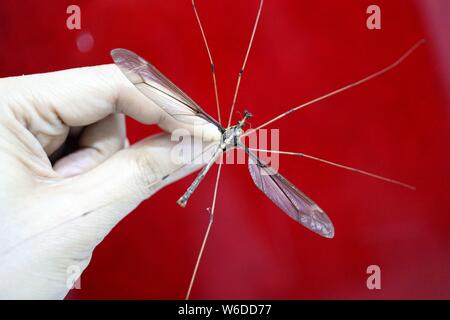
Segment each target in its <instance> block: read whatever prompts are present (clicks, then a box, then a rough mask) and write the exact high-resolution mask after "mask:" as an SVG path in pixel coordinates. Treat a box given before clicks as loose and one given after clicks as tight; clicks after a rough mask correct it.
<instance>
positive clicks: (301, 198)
mask: <svg viewBox="0 0 450 320" xmlns="http://www.w3.org/2000/svg"><path fill="white" fill-rule="evenodd" d="M248 153H249V156H250V159H249V164H248V169H249V171H250V175H251V176H252V179H253V182H254V183H255V184H256V186H257V187H258V188H259V189H260V190H261V191H262V192H263V193H264V194H265V195H266V196H267V197H268V198H269V199H270V200H272V201H273V202H274V203H275V204H276V205H277V206H278V207H279V208H280V209H281V210H283V211H284V212H285V213H286V214H287V215H288V216H290V217H291V218H292V219H294V220H295V221H297V222H299V223H301V224H302V225H304V226H305V227H306V228H308V229H310V230H311V231H314V232H316V233H318V234H319V235H321V236H323V237H326V238H333V237H334V227H333V223H332V222H331V220H330V218H328V216H327V214H326V213H325V212H324V211H323V210H322V209H321V208H320V207H319V206H318V205H317V204H316V203H315V202H314V201H312V200H311V199H309V198H308V197H307V196H306V195H305V194H303V193H302V192H301V191H300V190H298V189H297V188H296V187H295V186H294V185H293V184H292V183H291V182H289V181H288V180H287V179H286V178H284V177H283V176H282V175H281V174H279V173H276V172H275V170H273V168H271V167H270V166H268V165H266V164H264V163H262V162H261V160H259V159H258V157H257V156H256V155H254V154H253V153H251V152H248Z"/></svg>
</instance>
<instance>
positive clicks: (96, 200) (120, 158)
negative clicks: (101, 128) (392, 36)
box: [56, 133, 217, 235]
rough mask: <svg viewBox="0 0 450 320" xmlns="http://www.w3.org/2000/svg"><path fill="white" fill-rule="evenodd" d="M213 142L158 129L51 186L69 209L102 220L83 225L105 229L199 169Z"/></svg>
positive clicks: (214, 146) (212, 147)
mask: <svg viewBox="0 0 450 320" xmlns="http://www.w3.org/2000/svg"><path fill="white" fill-rule="evenodd" d="M192 140H194V143H192ZM193 146H194V147H193ZM216 148H217V143H215V144H214V143H213V144H211V143H209V144H207V143H206V142H203V141H202V140H201V139H200V138H195V137H192V136H184V137H183V138H182V141H181V142H178V141H172V139H171V136H170V134H167V133H163V134H158V135H155V136H152V137H150V138H147V139H145V140H143V141H141V142H139V143H137V144H135V145H133V146H131V147H130V148H127V149H123V150H121V151H119V152H117V153H116V154H114V155H113V156H112V157H111V158H109V159H108V160H106V161H105V162H103V163H102V164H100V165H99V166H97V167H95V168H94V169H92V170H90V171H87V172H85V173H84V174H81V175H78V176H76V177H72V178H68V179H65V180H63V182H62V183H61V184H60V185H59V186H58V187H57V188H56V189H57V190H58V191H57V192H60V193H62V195H70V197H72V199H71V200H72V201H71V203H75V204H76V206H77V209H76V210H73V211H72V213H71V214H74V215H77V216H79V217H82V216H86V215H97V216H101V219H96V220H97V221H100V223H101V224H102V225H98V226H92V225H90V226H89V229H96V232H97V235H98V232H100V231H101V229H104V230H103V231H104V232H103V233H104V235H106V234H107V232H109V230H110V229H111V228H112V227H113V226H114V225H115V224H116V223H117V222H119V221H120V220H121V219H122V218H123V217H124V216H126V215H127V214H128V213H129V212H131V211H132V210H133V209H134V208H135V207H136V206H137V205H138V204H139V203H140V202H141V201H143V200H144V199H146V198H148V197H150V196H151V195H153V194H154V193H155V192H157V191H158V190H159V189H161V188H163V187H164V186H166V185H168V184H170V183H172V182H174V181H176V180H178V179H181V178H182V177H184V176H186V175H188V174H190V173H192V172H194V171H196V170H198V169H200V168H201V167H202V166H203V164H204V163H205V162H207V161H208V160H209V159H210V158H211V156H212V152H213V151H215V149H216ZM180 196H181V195H180ZM176 200H177V197H176V196H174V201H176ZM65 218H66V219H67V218H69V219H73V218H76V216H71V217H65ZM99 229H100V230H99Z"/></svg>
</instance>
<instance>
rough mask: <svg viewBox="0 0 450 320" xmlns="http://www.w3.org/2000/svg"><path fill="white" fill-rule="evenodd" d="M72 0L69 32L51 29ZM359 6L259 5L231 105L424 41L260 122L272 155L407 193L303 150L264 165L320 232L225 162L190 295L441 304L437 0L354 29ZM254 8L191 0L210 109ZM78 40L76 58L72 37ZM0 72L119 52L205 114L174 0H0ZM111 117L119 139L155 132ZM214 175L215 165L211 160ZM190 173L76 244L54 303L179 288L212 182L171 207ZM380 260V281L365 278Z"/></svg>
mask: <svg viewBox="0 0 450 320" xmlns="http://www.w3.org/2000/svg"><path fill="white" fill-rule="evenodd" d="M74 3H75V4H78V5H79V6H80V7H81V11H82V17H81V18H82V29H81V30H80V31H77V30H75V31H72V30H68V29H67V28H66V18H67V16H68V15H67V14H66V8H67V6H68V5H69V4H74ZM372 3H373V1H365V0H361V1H354V0H345V1H335V0H320V1H317V0H314V1H313V0H301V1H298V0H289V1H288V0H282V1H280V0H277V1H275V0H266V3H265V6H264V8H263V13H262V16H261V21H260V26H259V29H258V31H257V34H256V37H255V42H254V47H253V50H252V52H251V55H250V59H249V62H248V66H247V70H246V74H245V75H244V79H243V82H242V87H241V94H240V96H239V100H238V104H237V110H239V111H242V110H243V109H244V108H246V109H248V110H250V111H251V112H253V113H254V116H255V117H254V118H253V119H252V120H251V122H252V124H253V126H256V125H258V124H260V123H262V122H264V121H266V120H268V119H270V118H272V117H273V116H275V115H277V114H279V113H280V112H282V111H284V110H287V109H288V108H290V107H292V106H295V105H298V104H301V103H303V102H306V101H308V100H310V99H312V98H315V97H318V96H320V95H322V94H324V93H327V92H329V91H331V90H334V89H336V88H337V87H339V86H342V85H344V84H347V83H349V82H352V81H355V80H358V79H360V78H362V77H364V76H366V75H368V74H370V73H372V72H374V71H376V70H378V69H381V68H383V67H385V66H386V65H388V64H390V63H391V62H393V61H394V60H395V59H397V58H398V57H399V56H400V55H401V54H402V53H403V52H404V51H406V50H407V49H408V48H409V47H410V46H412V45H413V44H414V43H415V42H416V41H418V40H419V39H421V38H426V40H427V44H426V45H425V46H423V47H421V48H420V49H419V50H417V51H416V52H415V53H414V54H413V55H412V56H410V57H409V58H408V59H407V60H406V61H405V62H404V63H402V64H401V65H400V66H399V67H397V68H396V69H394V70H393V71H390V72H389V73H388V74H385V75H383V76H382V77H380V78H377V79H375V80H372V81H370V82H369V83H366V84H365V85H363V86H360V87H357V88H355V89H352V90H350V91H348V92H345V93H342V94H340V95H338V96H335V97H332V98H330V99H328V100H326V101H323V102H320V103H317V104H315V105H313V106H311V107H308V108H307V109H304V110H302V111H300V112H298V113H296V114H292V115H290V116H289V117H287V118H284V119H283V120H281V121H279V122H277V123H275V124H274V125H273V126H272V128H280V133H281V134H280V135H281V137H280V148H281V149H282V150H289V151H298V152H305V153H310V154H313V155H316V156H319V157H323V158H326V159H330V160H332V161H336V162H340V163H343V164H347V165H350V166H355V167H358V168H361V169H365V170H368V171H372V172H376V173H379V174H381V175H385V176H388V177H392V178H395V179H399V180H401V181H405V182H408V183H411V184H413V185H416V186H417V191H415V192H414V191H410V190H407V189H403V188H401V187H398V186H396V185H390V184H387V183H383V182H380V181H377V180H374V179H371V178H368V177H364V176H361V175H358V174H355V173H351V172H347V171H345V170H341V169H338V168H333V167H328V166H324V165H322V164H320V163H317V162H314V161H312V160H308V159H302V158H294V157H289V156H284V157H282V158H281V167H280V172H281V173H282V174H284V175H286V176H287V177H288V178H289V179H290V180H291V181H293V182H294V183H295V184H296V185H297V186H298V187H299V188H300V189H301V190H303V191H304V192H305V193H306V194H308V195H309V196H310V197H311V198H312V199H314V200H315V201H316V202H317V203H318V204H319V205H320V206H321V207H322V208H323V209H324V210H325V211H326V212H327V213H328V214H329V216H330V218H331V219H332V220H333V223H334V225H335V229H336V236H335V238H334V239H333V240H329V239H324V238H321V237H319V236H317V235H315V234H313V233H312V232H310V231H308V230H306V229H305V228H303V227H301V226H299V225H298V224H297V223H295V222H294V221H293V220H291V219H289V218H288V217H287V216H286V215H284V214H282V213H281V211H280V210H279V209H277V208H276V207H275V206H274V205H273V204H272V203H271V202H270V201H269V200H268V199H267V198H265V196H264V195H263V194H262V193H260V192H259V191H258V190H257V189H256V187H254V185H253V183H252V181H251V178H250V177H249V175H248V173H247V169H246V167H245V166H244V165H234V166H232V165H229V166H225V167H224V170H223V174H222V181H221V184H220V187H219V196H218V204H217V208H216V209H217V211H216V219H215V224H214V226H213V229H212V234H211V237H210V241H209V243H208V245H207V248H206V252H205V255H204V259H203V262H202V264H201V266H200V269H199V273H198V278H197V282H196V284H195V286H194V289H193V292H192V298H194V299H202V298H238V299H241V298H254V299H261V298H262V299H266V298H276V299H305V298H319V299H321V298H339V299H344V298H353V299H355V298H356V299H359V298H369V299H379V298H387V299H391V298H450V274H449V271H450V255H449V252H450V250H449V249H450V241H449V240H450V239H449V228H448V227H449V223H450V215H449V213H450V210H449V208H450V206H449V204H450V203H449V202H450V201H449V200H450V199H449V198H450V197H449V190H450V179H449V178H450V176H449V141H450V140H449V138H450V137H449V121H450V114H449V103H448V101H449V100H448V98H449V83H450V78H449V57H450V54H449V45H448V35H446V32H448V31H449V24H448V22H447V21H446V20H447V18H446V17H445V16H446V15H447V14H448V12H450V8H449V2H448V1H446V0H442V1H438V0H433V1H428V0H423V1H407V0H397V1H381V0H378V1H376V4H378V5H379V6H380V7H381V10H382V30H377V31H370V30H368V29H367V28H366V24H365V21H366V17H367V15H366V13H365V11H366V8H367V6H368V5H370V4H372ZM257 6H258V1H257V0H252V1H204V0H199V1H198V9H199V13H200V15H201V17H202V19H203V23H204V27H205V30H206V33H207V36H208V38H209V41H210V47H211V50H212V53H213V55H214V58H215V60H216V68H217V75H218V82H219V90H220V97H221V100H222V105H223V108H224V109H226V112H223V116H225V113H227V114H228V112H229V107H230V104H231V99H232V91H233V88H234V84H235V78H236V75H237V72H238V71H239V68H240V64H241V63H242V58H243V55H244V53H245V46H246V44H247V41H248V38H249V36H250V32H251V28H252V23H253V21H254V18H255V14H256V10H257ZM86 32H89V33H91V35H92V36H93V39H94V46H93V47H92V49H91V50H90V51H88V52H86V53H82V52H80V51H79V50H78V49H77V46H76V39H77V37H78V36H79V35H80V34H81V33H86ZM0 39H1V42H0V48H1V50H0V75H1V76H11V75H20V74H29V73H35V72H47V71H53V70H58V69H63V68H71V67H78V66H86V65H95V64H103V63H110V62H111V58H110V56H109V51H110V50H111V49H113V48H115V47H124V48H127V49H130V50H133V51H135V52H137V53H138V54H140V55H142V56H144V57H145V58H146V59H148V60H149V61H151V62H152V63H153V64H155V65H156V66H157V67H158V68H159V69H160V70H162V71H163V72H164V73H165V74H166V75H167V76H168V77H169V78H171V79H172V80H173V81H174V82H175V83H177V84H178V85H179V86H180V87H181V88H182V89H183V90H185V91H186V92H187V93H188V94H189V95H191V96H192V97H193V98H194V100H196V101H197V102H198V103H199V104H200V105H202V106H203V107H204V109H206V110H207V111H209V112H211V114H213V115H215V111H214V110H215V107H214V95H213V89H212V84H211V75H210V68H209V65H208V58H207V55H206V51H205V49H204V47H203V43H202V39H201V35H200V32H199V30H198V27H197V25H196V21H195V17H194V14H193V12H192V8H191V4H190V1H187V0H186V1H167V0H164V1H162V0H161V1H149V0H145V1H75V2H74V1H70V2H66V1H12V0H11V1H10V0H8V1H2V2H1V3H0ZM157 130H158V129H156V128H153V127H147V126H144V125H141V124H139V123H137V122H136V121H134V120H128V132H129V133H128V134H129V137H130V140H131V141H132V142H133V141H137V140H139V139H141V138H143V137H146V136H148V135H149V134H152V133H154V132H156V131H157ZM214 171H215V170H214ZM192 179H193V176H190V177H189V178H186V179H184V180H182V181H180V182H178V183H175V184H173V185H171V186H169V187H167V188H165V189H164V190H162V191H161V192H159V193H158V194H157V195H155V196H154V197H153V198H151V199H150V200H148V201H145V202H144V203H142V205H141V206H140V207H139V208H138V209H137V210H135V212H133V213H132V214H130V215H129V216H128V217H127V218H125V219H124V220H123V221H122V222H121V223H120V224H119V225H118V226H117V227H116V228H115V229H114V230H113V231H112V232H111V234H110V235H109V236H108V237H107V238H106V239H105V240H104V241H103V242H102V243H101V244H100V245H99V246H98V248H97V249H96V250H95V252H94V256H93V259H92V262H91V264H90V265H89V267H88V268H87V270H86V271H85V273H84V274H83V276H82V279H81V286H82V289H81V290H74V291H72V292H71V294H70V295H69V297H70V298H77V299H89V298H159V299H162V298H183V297H184V295H185V292H186V288H187V285H188V282H189V279H190V275H191V273H192V269H193V266H194V262H195V258H196V254H197V252H198V249H199V246H200V242H201V238H202V236H203V232H204V230H205V227H206V225H207V221H208V215H207V212H206V208H207V207H208V206H210V202H211V197H212V186H213V180H214V174H210V175H209V177H208V178H207V179H206V181H205V182H204V183H203V184H202V185H201V186H200V187H199V190H198V191H197V192H196V193H195V194H194V196H193V198H192V200H191V201H190V203H189V206H188V207H187V208H186V209H181V208H179V207H178V206H177V205H176V203H175V201H176V200H177V199H178V197H179V196H180V195H181V194H182V193H183V192H184V190H185V189H186V187H187V186H188V184H189V183H190V182H191V181H192ZM371 264H376V265H379V266H380V267H381V272H382V274H381V281H382V289H381V290H378V291H370V290H368V289H367V288H366V278H367V274H366V268H367V267H368V266H369V265H371Z"/></svg>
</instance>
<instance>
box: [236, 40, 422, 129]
mask: <svg viewBox="0 0 450 320" xmlns="http://www.w3.org/2000/svg"><path fill="white" fill-rule="evenodd" d="M424 43H425V40H424V39H422V40H419V41H418V42H416V44H414V45H413V46H412V47H411V48H410V49H409V50H408V51H406V52H405V53H404V54H402V55H401V56H400V58H398V59H397V60H396V61H395V62H394V63H392V64H390V65H389V66H387V67H385V68H383V69H381V70H379V71H377V72H375V73H372V74H371V75H368V76H367V77H365V78H363V79H361V80H358V81H356V82H353V83H350V84H348V85H346V86H344V87H342V88H339V89H337V90H334V91H332V92H329V93H327V94H325V95H323V96H321V97H318V98H316V99H313V100H310V101H308V102H306V103H303V104H301V105H299V106H297V107H295V108H291V109H289V110H288V111H286V112H283V113H281V114H280V115H278V116H276V117H275V118H273V119H271V120H269V121H267V122H265V123H263V124H262V125H260V126H258V127H257V128H255V129H251V130H249V131H247V132H246V133H244V134H243V135H242V136H243V137H244V136H247V135H249V134H251V133H253V132H255V131H256V130H259V129H261V128H264V127H265V126H267V125H269V124H271V123H273V122H275V121H277V120H279V119H281V118H284V117H285V116H287V115H289V114H291V113H293V112H295V111H297V110H300V109H302V108H304V107H307V106H309V105H311V104H313V103H316V102H319V101H321V100H325V99H326V98H329V97H331V96H334V95H335V94H338V93H341V92H343V91H346V90H348V89H350V88H353V87H356V86H358V85H360V84H363V83H365V82H367V81H369V80H372V79H374V78H376V77H378V76H380V75H382V74H383V73H386V72H388V71H389V70H391V69H393V68H395V67H396V66H398V65H399V64H400V63H402V62H403V61H404V60H405V59H406V58H407V57H408V56H409V55H411V53H413V52H414V51H415V50H416V49H417V48H418V47H420V46H421V45H422V44H424Z"/></svg>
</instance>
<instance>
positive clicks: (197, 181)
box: [177, 148, 222, 207]
mask: <svg viewBox="0 0 450 320" xmlns="http://www.w3.org/2000/svg"><path fill="white" fill-rule="evenodd" d="M221 154H222V149H221V148H217V150H216V151H215V152H214V154H213V156H212V157H211V160H209V162H208V164H207V165H206V166H205V167H204V168H203V169H202V170H201V171H200V173H199V174H198V175H197V177H196V178H195V180H194V181H193V182H192V184H191V185H190V186H189V188H188V189H187V190H186V192H185V193H184V194H183V195H182V196H181V197H180V199H178V201H177V203H178V204H179V205H180V206H181V207H185V206H186V203H187V202H188V200H189V198H190V197H191V195H192V193H193V192H194V191H195V189H197V187H198V185H199V184H200V182H201V181H202V180H203V178H205V176H206V174H207V173H208V171H209V169H211V167H212V165H213V164H214V162H216V160H217V158H218V157H219V156H220V155H221Z"/></svg>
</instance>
